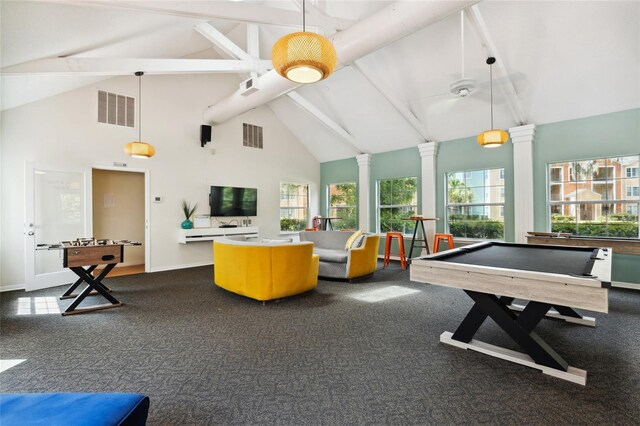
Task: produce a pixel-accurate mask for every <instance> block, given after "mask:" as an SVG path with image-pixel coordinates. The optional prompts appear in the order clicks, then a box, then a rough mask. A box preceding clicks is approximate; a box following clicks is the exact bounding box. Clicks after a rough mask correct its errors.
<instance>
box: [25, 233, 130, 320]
mask: <svg viewBox="0 0 640 426" xmlns="http://www.w3.org/2000/svg"><path fill="white" fill-rule="evenodd" d="M139 245H142V244H141V243H139V242H135V241H129V240H107V239H95V238H78V239H76V240H74V241H62V242H60V243H56V244H38V246H37V247H36V249H37V250H62V253H63V261H62V262H63V263H62V266H64V267H65V268H69V269H70V270H71V271H73V272H74V273H75V274H76V275H77V276H78V277H79V278H78V280H77V281H76V282H74V283H73V284H71V286H69V288H68V289H67V290H66V291H65V292H64V294H63V295H62V296H60V299H61V300H63V299H70V298H75V299H74V301H73V302H71V305H69V307H68V308H67V309H66V310H65V311H64V312H63V313H62V315H73V314H82V313H85V312H91V311H96V310H99V309H109V308H117V307H119V306H122V305H123V303H121V302H120V301H118V299H116V298H115V297H113V295H111V289H109V288H108V287H107V286H106V285H105V284H104V283H103V282H102V280H103V279H104V278H105V277H106V276H107V275H108V274H109V272H111V270H112V269H113V268H114V267H115V266H116V265H117V264H118V263H121V262H124V247H125V246H139ZM100 265H105V267H104V269H103V270H101V271H100V273H99V274H98V276H94V275H93V271H94V270H95V269H96V268H97V267H98V266H100ZM82 283H86V284H87V287H86V288H85V289H84V290H82V291H81V292H80V293H78V294H76V293H74V291H75V290H76V289H77V288H78V286H80V284H82ZM90 294H99V295H102V296H103V297H104V298H105V299H107V300H108V301H109V303H106V304H102V305H93V306H88V307H85V308H78V305H80V303H82V301H83V300H84V299H85V298H86V297H87V296H88V295H90Z"/></svg>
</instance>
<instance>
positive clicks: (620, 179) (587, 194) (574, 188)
mask: <svg viewBox="0 0 640 426" xmlns="http://www.w3.org/2000/svg"><path fill="white" fill-rule="evenodd" d="M639 162H640V155H629V156H623V157H607V158H596V159H592V160H574V161H566V162H561V163H553V164H549V165H548V168H547V173H548V175H547V178H548V179H547V181H548V183H549V186H548V192H547V200H548V202H547V205H548V209H547V211H548V215H549V224H550V231H552V232H566V233H571V234H574V235H581V236H592V237H623V238H624V237H626V238H638V236H639V235H640V233H639V232H640V231H639V228H638V205H639V204H638V203H640V192H639V191H640V177H639V176H638V163H639Z"/></svg>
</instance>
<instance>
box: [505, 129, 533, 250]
mask: <svg viewBox="0 0 640 426" xmlns="http://www.w3.org/2000/svg"><path fill="white" fill-rule="evenodd" d="M509 133H510V135H511V143H513V210H514V212H513V213H514V231H515V237H514V239H515V242H516V243H526V242H527V238H526V236H527V232H528V231H533V230H534V229H533V151H532V145H533V139H534V136H535V134H536V125H535V124H526V125H524V126H518V127H512V128H510V129H509Z"/></svg>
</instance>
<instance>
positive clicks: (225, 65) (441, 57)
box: [0, 0, 640, 161]
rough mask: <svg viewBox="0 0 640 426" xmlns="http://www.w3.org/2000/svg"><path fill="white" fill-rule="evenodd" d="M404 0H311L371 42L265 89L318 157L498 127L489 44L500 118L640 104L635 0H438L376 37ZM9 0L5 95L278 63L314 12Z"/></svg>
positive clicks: (335, 31) (281, 7) (502, 124)
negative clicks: (303, 81)
mask: <svg viewBox="0 0 640 426" xmlns="http://www.w3.org/2000/svg"><path fill="white" fill-rule="evenodd" d="M402 3H406V2H404V1H399V2H397V3H396V2H390V1H368V0H367V1H364V0H363V1H340V0H315V1H313V0H308V1H307V3H306V12H307V13H306V23H307V30H312V31H315V32H319V33H321V34H323V35H325V36H327V37H328V38H330V39H332V37H333V36H334V35H335V37H336V39H338V38H339V37H340V35H341V33H343V34H342V35H347V34H348V35H349V36H350V40H356V41H357V42H360V43H362V42H363V41H362V40H366V39H368V38H370V39H371V40H372V41H371V43H374V44H373V45H372V46H370V49H369V50H368V51H367V52H366V53H365V54H364V55H362V56H359V57H357V58H351V59H354V60H350V61H349V63H344V64H342V65H344V66H343V67H341V68H340V69H339V70H338V71H336V72H335V73H334V74H333V75H332V76H330V77H329V78H328V79H327V80H324V81H322V82H319V83H315V84H312V85H306V86H300V87H297V86H293V85H292V86H291V87H288V88H287V90H284V91H282V92H283V93H278V95H280V96H273V97H268V99H264V102H263V101H260V102H259V103H260V104H262V103H265V104H266V105H268V106H269V107H270V108H271V109H272V110H273V111H274V112H275V114H276V115H277V116H278V117H279V119H280V120H281V121H282V122H283V123H284V124H285V125H286V126H287V127H288V128H289V129H290V130H291V131H292V132H293V133H294V134H295V135H296V136H297V137H298V139H299V140H300V141H301V142H302V143H303V144H305V145H306V146H307V148H308V149H309V151H310V152H311V153H312V154H313V155H314V156H315V157H316V158H317V159H318V160H319V161H330V160H335V159H340V158H347V157H353V156H354V155H355V154H358V153H362V152H368V153H376V152H384V151H390V150H394V149H400V148H406V147H411V146H416V145H417V144H419V143H422V142H425V141H446V140H451V139H457V138H461V137H468V136H472V135H475V134H477V133H479V132H481V131H483V130H487V129H488V128H489V125H490V114H489V111H490V103H489V93H490V85H489V66H488V65H487V64H486V63H485V60H486V58H487V56H495V57H496V58H497V59H498V61H497V63H496V64H495V65H494V68H493V72H494V74H493V75H494V87H493V89H494V90H493V105H494V123H495V127H499V128H503V129H506V128H509V127H513V126H517V125H519V124H526V123H536V124H542V123H549V122H556V121H563V120H568V119H573V118H580V117H588V116H593V115H599V114H604V113H609V112H615V111H621V110H626V109H631V108H638V107H640V2H638V1H586V2H578V1H574V2H564V1H547V2H541V1H535V2H534V1H529V2H527V1H513V2H511V1H483V2H479V3H477V4H474V2H468V1H467V2H464V1H460V2H429V7H431V6H432V7H433V8H434V9H436V8H440V10H446V11H447V13H446V16H445V17H444V18H442V19H433V22H431V21H429V22H428V23H426V24H425V25H424V26H422V27H421V28H419V29H417V30H416V31H410V33H409V34H406V35H405V36H403V37H402V38H400V39H397V40H391V41H389V42H385V43H380V44H379V45H375V41H374V39H375V38H376V37H375V35H376V29H377V28H376V26H375V22H381V21H380V20H378V21H375V20H374V19H372V18H373V17H377V18H378V19H380V18H381V19H382V22H383V21H384V19H385V17H386V15H389V19H392V16H391V15H392V14H393V13H394V10H395V9H397V8H398V7H399V6H402ZM0 4H1V6H0V7H1V9H0V13H1V15H0V18H1V23H2V27H1V37H2V38H1V46H0V48H1V61H2V62H1V66H2V75H1V76H0V78H1V85H2V87H1V89H2V92H1V107H2V109H3V110H4V109H10V108H14V107H17V106H20V105H24V104H27V103H29V102H34V101H37V100H39V99H43V98H46V97H49V96H53V95H55V94H58V93H63V92H65V91H69V90H73V89H76V88H79V87H82V86H85V85H89V84H93V83H95V82H97V81H99V80H102V79H105V78H111V77H113V76H116V75H131V74H133V73H134V72H135V71H138V70H142V71H145V72H146V73H148V74H190V73H203V72H205V73H233V74H237V76H238V77H237V79H238V83H240V82H241V81H242V80H245V79H247V78H249V77H250V76H251V75H252V74H250V72H253V73H255V74H253V77H254V78H258V76H260V75H263V74H264V76H263V77H264V78H265V79H266V77H267V76H268V71H269V68H270V53H271V46H272V45H273V44H274V42H275V41H276V40H277V39H278V38H279V37H281V36H282V35H284V34H287V33H289V32H294V31H299V30H300V26H301V20H302V13H301V10H302V1H300V0H264V1H252V0H245V1H224V0H219V1H197V2H190V1H174V2H171V1H157V2H156V1H99V0H85V1H68V0H64V1H47V2H38V1H5V0H3V1H2V2H1V3H0ZM427 12H429V11H428V10H427ZM427 21H428V20H427ZM367 23H372V24H371V25H366V24H367ZM358 24H360V25H359V26H358ZM354 26H355V27H354ZM350 29H351V30H350ZM462 34H464V38H462ZM343 38H344V37H343ZM340 56H341V55H340V51H339V52H338V57H339V59H340ZM211 58H214V59H211ZM463 73H464V75H463ZM462 77H465V78H471V79H473V80H475V84H474V86H473V88H474V89H475V90H474V91H473V92H472V93H471V94H469V95H468V96H466V97H459V96H455V95H453V94H452V93H451V92H450V85H451V84H452V83H454V82H456V81H458V80H460V79H461V78H462ZM265 81H266V80H265ZM260 89H261V90H265V91H266V89H267V88H260ZM231 92H233V88H230V94H231ZM285 92H288V93H285ZM252 96H253V95H249V96H246V97H245V98H246V102H248V103H249V104H250V103H251V97H252ZM254 99H258V97H255V98H254ZM212 102H213V100H212ZM250 106H251V105H250ZM251 107H253V106H251ZM243 108H244V107H243V106H239V109H238V110H239V111H241V110H242V109H243ZM245 109H248V108H245ZM232 110H233V109H232ZM214 115H215V114H214ZM212 117H213V119H212V120H211V121H212V122H213V123H214V124H215V123H216V122H218V120H216V119H215V117H214V116H212ZM228 118H229V117H224V119H225V120H226V119H228Z"/></svg>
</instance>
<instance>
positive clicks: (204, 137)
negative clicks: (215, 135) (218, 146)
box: [200, 124, 211, 147]
mask: <svg viewBox="0 0 640 426" xmlns="http://www.w3.org/2000/svg"><path fill="white" fill-rule="evenodd" d="M207 142H211V126H207V125H206V124H203V125H202V126H200V146H202V147H204V144H206V143H207Z"/></svg>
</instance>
